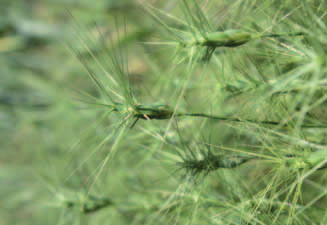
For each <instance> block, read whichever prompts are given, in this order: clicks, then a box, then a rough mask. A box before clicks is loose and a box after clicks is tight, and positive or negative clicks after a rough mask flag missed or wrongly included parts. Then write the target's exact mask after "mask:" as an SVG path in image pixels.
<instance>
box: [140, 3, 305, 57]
mask: <svg viewBox="0 0 327 225" xmlns="http://www.w3.org/2000/svg"><path fill="white" fill-rule="evenodd" d="M190 3H191V4H190ZM191 5H192V6H193V7H192V8H191ZM145 7H146V9H147V11H148V12H149V14H150V15H151V16H152V17H153V18H154V19H155V20H156V21H157V22H158V23H159V24H160V25H162V26H163V27H164V28H165V30H166V31H167V32H168V33H169V35H170V36H171V38H172V40H171V41H168V42H162V43H160V42H157V43H156V42H153V43H152V44H162V45H168V46H175V47H176V52H177V54H178V52H180V51H181V50H183V49H190V50H189V51H188V52H189V54H190V58H193V59H194V60H195V61H198V59H200V60H202V61H209V60H210V59H211V57H212V55H213V53H214V51H215V49H216V48H221V47H227V48H236V47H239V46H242V45H244V44H247V43H249V42H250V41H253V40H258V39H262V38H280V37H293V36H303V35H306V34H307V33H306V32H304V31H299V32H288V33H267V32H263V33H256V32H254V31H246V30H242V29H225V30H223V31H218V30H219V28H218V27H219V26H218V27H217V25H212V24H211V22H209V19H208V18H207V16H206V15H205V13H204V12H203V9H202V7H200V5H199V3H198V2H197V1H196V0H192V1H190V2H189V1H186V0H183V1H181V3H180V9H181V11H183V13H184V17H185V21H182V20H180V19H178V18H177V17H175V16H173V15H171V14H168V13H166V12H163V11H161V10H159V9H157V8H155V7H153V6H151V5H149V4H146V5H145ZM157 14H159V15H164V16H166V17H167V18H169V19H173V20H174V21H175V22H176V23H177V24H181V25H182V26H183V27H185V28H186V30H181V29H179V28H178V27H170V26H169V25H168V24H167V23H165V22H164V21H163V20H162V19H161V18H160V16H158V15H157ZM149 44H151V42H149ZM199 47H200V48H199ZM194 49H196V53H194ZM179 57H182V56H179Z"/></svg>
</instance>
